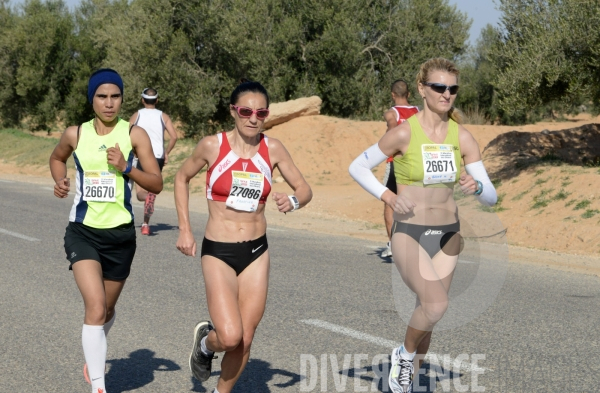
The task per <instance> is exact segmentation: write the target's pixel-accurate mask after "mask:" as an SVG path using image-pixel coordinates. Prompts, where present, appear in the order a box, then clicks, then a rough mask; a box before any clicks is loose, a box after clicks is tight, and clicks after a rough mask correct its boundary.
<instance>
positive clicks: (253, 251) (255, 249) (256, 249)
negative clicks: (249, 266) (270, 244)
mask: <svg viewBox="0 0 600 393" xmlns="http://www.w3.org/2000/svg"><path fill="white" fill-rule="evenodd" d="M262 246H264V244H261V245H260V246H258V247H256V248H253V249H252V254H254V253H255V252H256V251H258V249H259V248H261V247H262Z"/></svg>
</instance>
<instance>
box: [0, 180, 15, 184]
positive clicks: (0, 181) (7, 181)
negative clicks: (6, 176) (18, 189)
mask: <svg viewBox="0 0 600 393" xmlns="http://www.w3.org/2000/svg"><path fill="white" fill-rule="evenodd" d="M0 183H12V182H11V181H10V180H0Z"/></svg>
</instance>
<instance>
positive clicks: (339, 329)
mask: <svg viewBox="0 0 600 393" xmlns="http://www.w3.org/2000/svg"><path fill="white" fill-rule="evenodd" d="M300 322H302V323H305V324H307V325H313V326H316V327H320V328H321V329H325V330H329V331H332V332H334V333H338V334H342V335H344V336H348V337H352V338H355V339H357V340H362V341H367V342H370V343H373V344H376V345H379V346H382V347H387V348H390V349H394V348H398V347H399V346H400V345H401V343H398V342H395V341H392V340H387V339H385V338H381V337H377V336H372V335H370V334H367V333H363V332H359V331H358V330H354V329H350V328H347V327H344V326H340V325H335V324H333V323H329V322H326V321H321V320H320V319H302V320H300ZM442 358H443V356H440V355H438V354H435V353H433V352H430V353H428V354H427V355H426V356H425V360H427V361H428V362H429V363H432V364H435V365H437V366H439V367H444V365H442V364H439V362H438V361H437V360H438V359H442ZM455 361H456V359H452V360H451V363H452V364H454V363H455ZM454 367H456V365H454ZM460 368H461V369H464V370H466V371H479V372H482V371H493V370H491V369H489V368H484V367H479V366H477V365H475V364H472V363H468V362H461V364H460Z"/></svg>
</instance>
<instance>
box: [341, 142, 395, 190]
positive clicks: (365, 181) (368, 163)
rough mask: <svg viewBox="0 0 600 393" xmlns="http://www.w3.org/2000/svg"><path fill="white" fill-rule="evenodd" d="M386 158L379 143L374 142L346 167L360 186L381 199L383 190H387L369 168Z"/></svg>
mask: <svg viewBox="0 0 600 393" xmlns="http://www.w3.org/2000/svg"><path fill="white" fill-rule="evenodd" d="M386 159H387V156H386V155H385V154H383V152H382V151H381V149H380V148H379V145H378V144H377V143H376V144H374V145H373V146H371V147H369V148H368V149H367V150H365V151H364V152H362V153H361V154H360V156H358V157H356V159H355V160H354V161H352V164H350V168H348V171H349V172H350V176H352V178H353V179H354V180H355V181H356V182H357V183H358V184H360V186H361V187H362V188H364V189H365V190H367V191H368V192H369V193H370V194H371V195H373V196H374V197H375V198H377V199H381V196H382V195H383V193H384V192H385V190H387V187H386V186H384V185H383V184H381V183H380V182H379V180H377V178H376V177H375V175H374V174H373V172H371V169H373V168H375V167H376V166H377V165H379V164H381V163H382V162H384V161H385V160H386Z"/></svg>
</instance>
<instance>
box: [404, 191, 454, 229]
mask: <svg viewBox="0 0 600 393" xmlns="http://www.w3.org/2000/svg"><path fill="white" fill-rule="evenodd" d="M398 191H399V193H398V195H403V196H405V197H406V198H408V199H410V200H411V201H412V202H414V203H415V205H416V207H415V208H414V209H413V211H412V212H410V213H408V214H398V213H396V212H394V220H396V221H402V222H406V223H409V224H417V225H447V224H454V223H455V222H457V221H458V209H457V207H456V202H455V201H454V195H453V194H454V190H453V189H452V188H446V187H444V188H432V187H420V186H406V185H399V186H398Z"/></svg>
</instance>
